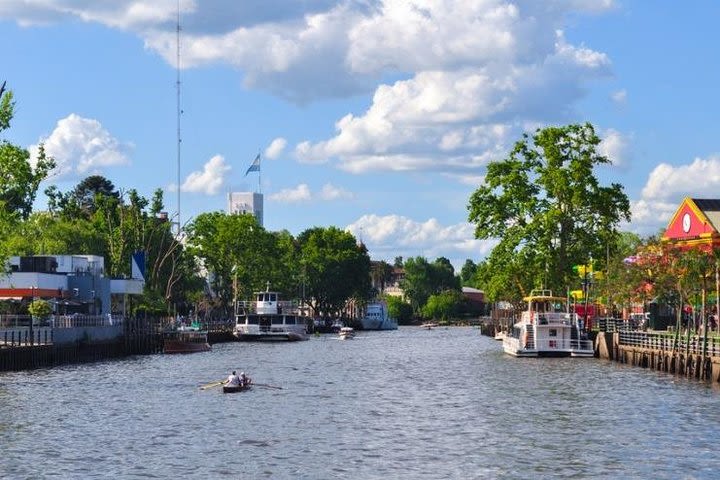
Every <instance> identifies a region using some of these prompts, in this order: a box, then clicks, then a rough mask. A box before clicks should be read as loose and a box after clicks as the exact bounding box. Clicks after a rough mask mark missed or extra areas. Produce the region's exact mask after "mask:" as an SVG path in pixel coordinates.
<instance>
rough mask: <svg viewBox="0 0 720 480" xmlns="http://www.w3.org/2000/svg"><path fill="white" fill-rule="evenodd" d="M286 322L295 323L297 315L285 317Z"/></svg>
mask: <svg viewBox="0 0 720 480" xmlns="http://www.w3.org/2000/svg"><path fill="white" fill-rule="evenodd" d="M285 323H286V324H288V325H295V317H285Z"/></svg>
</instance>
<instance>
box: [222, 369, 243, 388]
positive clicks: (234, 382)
mask: <svg viewBox="0 0 720 480" xmlns="http://www.w3.org/2000/svg"><path fill="white" fill-rule="evenodd" d="M243 375H244V372H243ZM223 385H225V386H227V387H239V386H240V385H242V378H241V377H238V375H237V374H236V373H235V370H233V372H232V373H231V374H230V375H228V378H227V380H225V383H223Z"/></svg>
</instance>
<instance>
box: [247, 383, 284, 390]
mask: <svg viewBox="0 0 720 480" xmlns="http://www.w3.org/2000/svg"><path fill="white" fill-rule="evenodd" d="M250 385H257V386H258V387H267V388H277V389H278V390H282V389H283V388H282V387H278V386H276V385H268V384H267V383H255V382H253V383H251V384H250Z"/></svg>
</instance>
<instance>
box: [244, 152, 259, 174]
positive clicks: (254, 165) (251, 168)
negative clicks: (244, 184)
mask: <svg viewBox="0 0 720 480" xmlns="http://www.w3.org/2000/svg"><path fill="white" fill-rule="evenodd" d="M259 171H260V154H259V153H258V154H257V157H255V160H253V162H252V164H251V165H250V166H249V167H248V169H247V171H246V172H245V176H246V177H247V174H248V173H250V172H259Z"/></svg>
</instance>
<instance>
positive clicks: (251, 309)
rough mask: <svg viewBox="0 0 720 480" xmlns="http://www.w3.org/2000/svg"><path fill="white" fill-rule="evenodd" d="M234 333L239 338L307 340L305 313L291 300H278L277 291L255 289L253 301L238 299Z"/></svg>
mask: <svg viewBox="0 0 720 480" xmlns="http://www.w3.org/2000/svg"><path fill="white" fill-rule="evenodd" d="M233 335H235V337H236V338H237V339H238V340H243V341H253V340H255V341H258V340H260V341H262V340H290V341H292V340H307V338H308V337H307V327H306V325H305V317H303V316H302V315H300V309H299V308H298V305H297V304H296V303H294V302H287V301H285V302H281V301H280V294H279V293H278V292H271V291H270V283H269V282H268V285H267V288H266V290H265V291H264V292H256V293H255V301H254V302H238V304H237V306H236V312H235V328H234V329H233Z"/></svg>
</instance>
